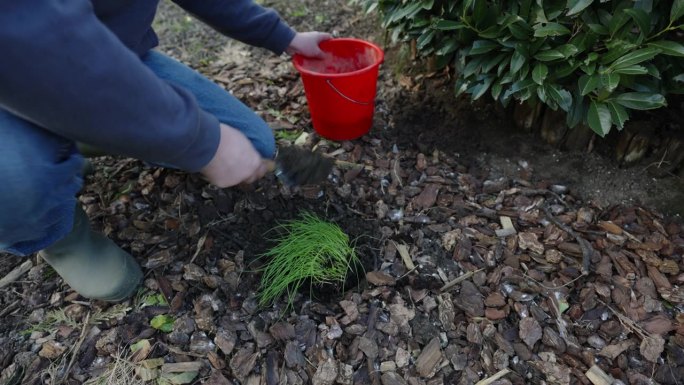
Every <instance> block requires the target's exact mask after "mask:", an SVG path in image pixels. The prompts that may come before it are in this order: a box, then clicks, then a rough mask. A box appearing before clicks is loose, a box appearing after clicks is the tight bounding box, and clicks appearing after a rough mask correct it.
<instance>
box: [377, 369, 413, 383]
mask: <svg viewBox="0 0 684 385" xmlns="http://www.w3.org/2000/svg"><path fill="white" fill-rule="evenodd" d="M380 380H381V381H382V385H408V384H407V382H406V381H405V380H404V379H403V378H402V377H401V376H400V375H399V374H397V373H396V372H387V373H383V374H382V377H380Z"/></svg>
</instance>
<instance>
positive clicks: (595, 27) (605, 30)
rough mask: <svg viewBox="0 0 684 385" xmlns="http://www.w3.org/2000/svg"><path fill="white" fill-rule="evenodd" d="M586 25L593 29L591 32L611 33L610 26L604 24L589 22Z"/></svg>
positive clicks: (598, 33) (599, 33)
mask: <svg viewBox="0 0 684 385" xmlns="http://www.w3.org/2000/svg"><path fill="white" fill-rule="evenodd" d="M586 25H587V27H589V30H591V32H593V33H595V34H597V35H608V34H609V33H610V31H608V28H607V27H606V26H605V25H603V24H594V23H588V24H586Z"/></svg>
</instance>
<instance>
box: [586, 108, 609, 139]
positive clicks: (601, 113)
mask: <svg viewBox="0 0 684 385" xmlns="http://www.w3.org/2000/svg"><path fill="white" fill-rule="evenodd" d="M587 123H589V127H590V128H591V129H592V130H593V131H594V132H595V133H597V134H599V135H600V136H601V137H604V136H606V134H608V132H609V131H610V126H611V125H612V124H613V120H612V118H611V116H610V111H609V110H608V107H606V105H605V104H604V103H600V102H596V101H592V102H591V103H590V104H589V112H588V113H587Z"/></svg>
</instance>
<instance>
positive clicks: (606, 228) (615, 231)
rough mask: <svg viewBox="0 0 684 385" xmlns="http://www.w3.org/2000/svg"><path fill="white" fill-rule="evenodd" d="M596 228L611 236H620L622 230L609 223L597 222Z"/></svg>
mask: <svg viewBox="0 0 684 385" xmlns="http://www.w3.org/2000/svg"><path fill="white" fill-rule="evenodd" d="M598 226H599V227H600V228H601V229H602V230H603V231H606V232H608V233H611V234H615V235H621V234H622V228H620V226H618V225H616V224H615V223H613V222H611V221H599V222H598Z"/></svg>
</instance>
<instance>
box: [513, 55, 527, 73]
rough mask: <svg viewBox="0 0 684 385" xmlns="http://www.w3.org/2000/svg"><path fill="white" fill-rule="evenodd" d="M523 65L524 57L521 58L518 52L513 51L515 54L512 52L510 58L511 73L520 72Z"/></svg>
mask: <svg viewBox="0 0 684 385" xmlns="http://www.w3.org/2000/svg"><path fill="white" fill-rule="evenodd" d="M523 64H525V56H523V54H522V53H520V51H519V50H515V52H513V56H512V57H511V72H518V71H520V68H522V66H523Z"/></svg>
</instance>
